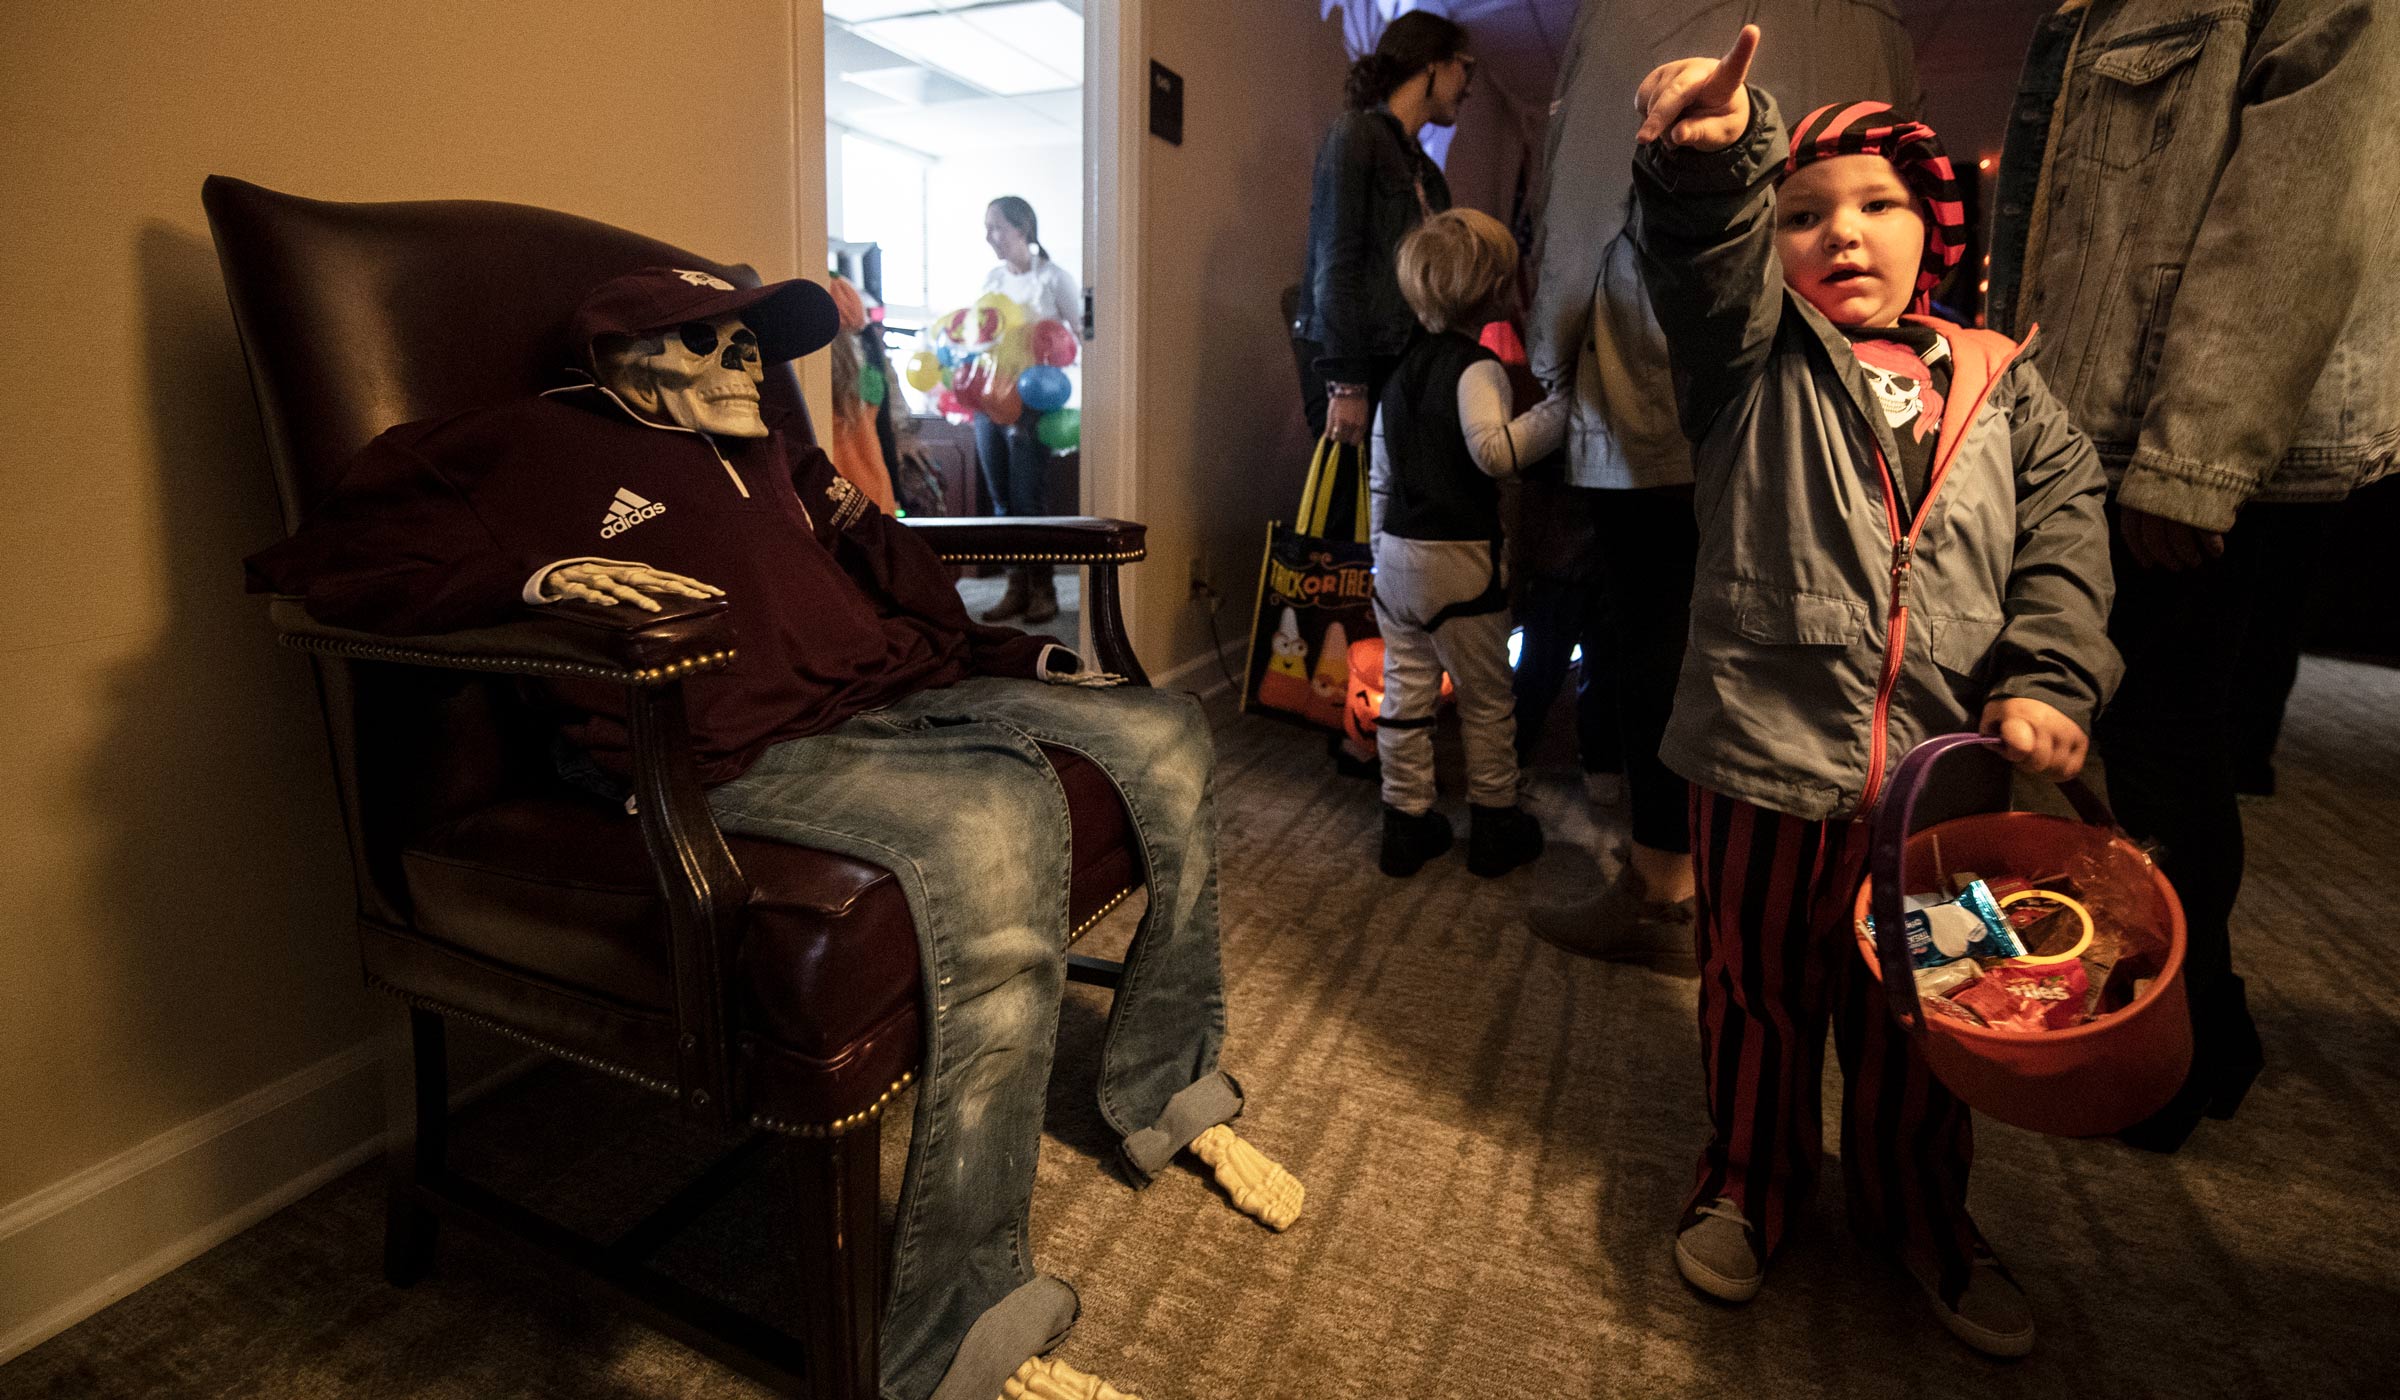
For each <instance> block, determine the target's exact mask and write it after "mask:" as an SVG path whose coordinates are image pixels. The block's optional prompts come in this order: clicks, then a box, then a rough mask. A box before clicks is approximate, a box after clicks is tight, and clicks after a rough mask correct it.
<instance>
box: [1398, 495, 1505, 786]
mask: <svg viewBox="0 0 2400 1400" xmlns="http://www.w3.org/2000/svg"><path fill="white" fill-rule="evenodd" d="M1492 582H1493V573H1492V547H1491V546H1490V545H1489V544H1486V543H1484V542H1483V541H1481V540H1404V539H1400V538H1398V537H1396V536H1392V535H1383V536H1380V537H1379V538H1378V539H1377V540H1376V542H1375V622H1376V625H1377V626H1378V627H1380V628H1381V629H1382V632H1383V709H1382V711H1381V712H1380V714H1379V715H1378V717H1377V719H1376V723H1375V749H1376V753H1377V755H1378V756H1379V757H1381V758H1382V760H1383V800H1384V802H1385V803H1386V804H1388V805H1390V806H1393V807H1397V808H1399V809H1400V810H1401V811H1403V812H1407V813H1409V814H1410V815H1412V816H1413V815H1416V814H1418V813H1421V812H1423V811H1425V810H1426V809H1427V808H1429V807H1431V806H1432V805H1433V798H1434V787H1433V715H1434V709H1435V706H1436V705H1437V704H1438V703H1439V701H1440V699H1441V693H1442V673H1443V672H1444V671H1447V672H1449V673H1450V681H1451V684H1452V685H1454V686H1456V687H1457V689H1458V718H1459V725H1460V728H1461V730H1462V731H1463V732H1464V735H1465V738H1466V744H1467V800H1468V801H1469V802H1471V803H1473V804H1475V805H1476V806H1478V807H1514V806H1516V805H1517V754H1516V737H1517V718H1516V714H1517V701H1516V695H1515V693H1514V691H1513V688H1512V681H1513V677H1512V675H1511V674H1510V672H1509V669H1508V610H1507V609H1506V608H1501V609H1499V610H1497V611H1494V612H1488V613H1478V614H1475V615H1473V616H1470V617H1456V616H1454V617H1451V618H1450V619H1449V620H1448V621H1445V622H1443V623H1442V624H1441V625H1440V626H1439V627H1438V628H1431V629H1430V630H1429V627H1428V624H1430V623H1431V622H1432V621H1433V620H1434V618H1435V616H1436V615H1437V614H1439V613H1440V612H1441V611H1442V609H1444V608H1447V607H1450V606H1452V605H1453V604H1458V603H1464V602H1467V601H1469V600H1470V599H1473V598H1475V597H1477V596H1478V595H1480V594H1481V593H1482V592H1483V591H1484V590H1485V589H1486V588H1487V587H1489V586H1490V585H1491V583H1492Z"/></svg>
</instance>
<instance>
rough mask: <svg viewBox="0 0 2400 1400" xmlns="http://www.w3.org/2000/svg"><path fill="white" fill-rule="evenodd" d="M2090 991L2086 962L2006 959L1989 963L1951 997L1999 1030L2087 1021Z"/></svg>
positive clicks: (2046, 1027)
mask: <svg viewBox="0 0 2400 1400" xmlns="http://www.w3.org/2000/svg"><path fill="white" fill-rule="evenodd" d="M2090 991H2091V987H2090V979H2088V978H2086V977H2085V976H2084V972H2083V965H2082V964H2081V963H2078V962H2074V961H2072V960H2070V961H2067V962H2061V963H2045V964H2039V965H2034V966H2028V965H2026V964H2023V963H2011V962H2004V963H1998V964H1995V965H1993V966H1992V967H1989V968H1986V969H1985V970H1984V973H1983V975H1982V976H1980V977H1978V978H1976V979H1975V980H1974V982H1972V983H1970V984H1969V985H1968V986H1967V987H1965V988H1964V989H1962V990H1961V991H1959V993H1958V994H1957V995H1956V996H1954V997H1952V998H1951V1000H1953V1001H1955V1002H1957V1003H1958V1004H1959V1005H1960V1006H1962V1007H1965V1008H1966V1009H1967V1010H1969V1011H1972V1012H1974V1013H1975V1014H1976V1015H1978V1016H1981V1017H1982V1018H1983V1019H1984V1022H1985V1024H1987V1025H1989V1026H1991V1027H1992V1028H1993V1029H1994V1030H2004V1031H2055V1030H2064V1029H2066V1028H2067V1027H2069V1026H2079V1025H2081V1024H2083V1021H2084V1002H2085V1000H2086V998H2087V997H2088V996H2089V994H2090Z"/></svg>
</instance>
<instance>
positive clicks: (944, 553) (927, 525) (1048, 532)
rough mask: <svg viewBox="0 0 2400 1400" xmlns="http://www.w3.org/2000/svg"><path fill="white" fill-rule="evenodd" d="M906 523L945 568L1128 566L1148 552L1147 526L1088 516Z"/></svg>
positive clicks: (965, 518)
mask: <svg viewBox="0 0 2400 1400" xmlns="http://www.w3.org/2000/svg"><path fill="white" fill-rule="evenodd" d="M906 523H907V525H908V527H909V528H910V529H912V530H914V531H916V532H917V533H918V534H920V535H922V536H924V538H925V543H927V544H929V545H931V546H933V552H934V555H935V557H936V558H939V559H940V560H941V561H942V562H943V563H945V564H1131V563H1134V562H1136V561H1138V560H1139V559H1141V558H1142V557H1143V556H1144V554H1146V553H1147V552H1148V551H1147V549H1146V548H1145V546H1144V545H1143V537H1144V536H1145V535H1147V534H1148V533H1149V527H1148V526H1146V525H1136V524H1134V523H1133V522H1132V521H1130V520H1103V519H1100V518H1099V517H1097V516H1089V515H995V516H955V517H949V516H944V517H930V518H926V517H918V516H910V517H909V518H908V520H907V522H906Z"/></svg>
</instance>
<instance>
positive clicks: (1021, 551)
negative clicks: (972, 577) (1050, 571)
mask: <svg viewBox="0 0 2400 1400" xmlns="http://www.w3.org/2000/svg"><path fill="white" fill-rule="evenodd" d="M908 526H909V528H910V529H912V530H915V531H917V532H918V533H919V534H921V535H923V536H924V537H925V542H926V543H927V544H929V545H931V546H933V553H934V557H935V558H937V559H939V560H941V561H942V562H943V563H945V564H1070V565H1074V564H1084V565H1089V566H1091V571H1092V572H1091V578H1090V587H1089V588H1088V589H1087V590H1086V596H1085V603H1086V605H1087V606H1088V607H1089V609H1090V615H1091V625H1092V650H1093V651H1095V652H1097V653H1099V656H1098V660H1099V662H1100V666H1101V669H1103V670H1107V671H1114V672H1116V673H1117V674H1118V675H1120V676H1124V677H1126V678H1127V679H1129V680H1131V681H1132V682H1133V683H1134V684H1136V685H1148V684H1149V683H1150V676H1149V673H1147V672H1145V671H1144V670H1143V669H1142V663H1141V661H1140V660H1139V659H1137V658H1136V657H1135V656H1134V654H1133V639H1132V637H1131V636H1130V634H1128V632H1127V631H1126V628H1125V604H1124V599H1123V598H1122V596H1121V595H1120V594H1119V593H1118V592H1117V566H1118V565H1120V564H1132V563H1136V562H1138V561H1140V560H1141V559H1142V558H1143V556H1145V555H1146V554H1147V553H1148V552H1149V548H1148V546H1147V545H1146V544H1145V543H1144V539H1145V537H1146V536H1148V534H1149V533H1150V527H1148V526H1146V525H1136V524H1135V523H1133V522H1132V521H1130V520H1104V519H1101V518H1099V517H1097V516H1089V515H1003V516H958V517H936V518H932V519H918V518H916V517H913V516H912V517H910V519H909V521H908Z"/></svg>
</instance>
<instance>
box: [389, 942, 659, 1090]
mask: <svg viewBox="0 0 2400 1400" xmlns="http://www.w3.org/2000/svg"><path fill="white" fill-rule="evenodd" d="M367 985H368V986H370V987H372V988H374V989H375V990H377V991H379V992H383V993H386V994H388V995H390V996H395V997H398V998H399V999H400V1000H402V1001H404V1002H407V1003H408V1004H409V1005H410V1006H413V1007H415V1008H417V1009H418V1010H420V1011H433V1012H438V1013H440V1014H441V1015H444V1016H456V1017H457V1018H458V1019H460V1020H462V1021H467V1022H470V1023H472V1024H474V1025H478V1026H481V1027H483V1028H484V1029H485V1030H487V1031H490V1032H492V1033H493V1034H494V1035H499V1036H505V1037H507V1038H508V1039H510V1040H513V1041H516V1042H517V1043H518V1044H520V1045H530V1046H532V1047H533V1048H534V1049H536V1050H539V1051H541V1052H542V1053H543V1054H545V1055H555V1056H557V1057H558V1058H559V1059H562V1060H565V1061H567V1062H569V1063H571V1064H578V1065H581V1066H583V1067H584V1068H585V1069H593V1070H598V1071H599V1072H600V1073H602V1074H605V1075H608V1076H610V1077H612V1078H616V1079H622V1080H624V1081H625V1082H626V1083H628V1084H638V1085H640V1086H641V1087H642V1088H645V1089H648V1090H650V1091H651V1092H652V1093H654V1094H665V1095H667V1096H668V1097H669V1098H672V1097H674V1096H675V1095H676V1094H677V1093H678V1092H679V1091H678V1090H677V1089H676V1087H675V1086H674V1085H672V1084H669V1083H667V1082H666V1081H665V1080H663V1079H652V1078H651V1077H650V1076H649V1075H646V1074H644V1073H642V1072H641V1071H639V1070H632V1069H627V1068H626V1067H625V1066H623V1065H617V1064H610V1063H609V1062H608V1061H606V1060H599V1059H594V1058H593V1057H591V1056H590V1055H586V1054H584V1053H582V1052H581V1051H578V1050H569V1049H568V1048H567V1047H565V1046H563V1045H555V1044H552V1043H551V1042H549V1041H547V1040H544V1039H542V1038H541V1037H539V1036H533V1035H527V1034H526V1033H525V1032H523V1031H521V1030H518V1029H517V1028H516V1027H514V1026H508V1025H502V1024H501V1023H500V1022H498V1021H495V1020H493V1019H492V1018H491V1017H489V1016H479V1015H477V1014H475V1013H474V1012H472V1011H461V1010H460V1009H459V1008H457V1007H455V1006H451V1005H449V1004H448V1003H446V1002H439V1001H435V1000H433V999H432V998H431V997H421V996H418V995H417V994H416V993H414V992H404V991H402V990H400V989H399V988H398V987H395V986H393V985H392V984H391V983H389V982H386V981H384V980H383V979H382V978H380V977H377V976H375V975H373V974H372V973H370V974H368V976H367Z"/></svg>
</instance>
